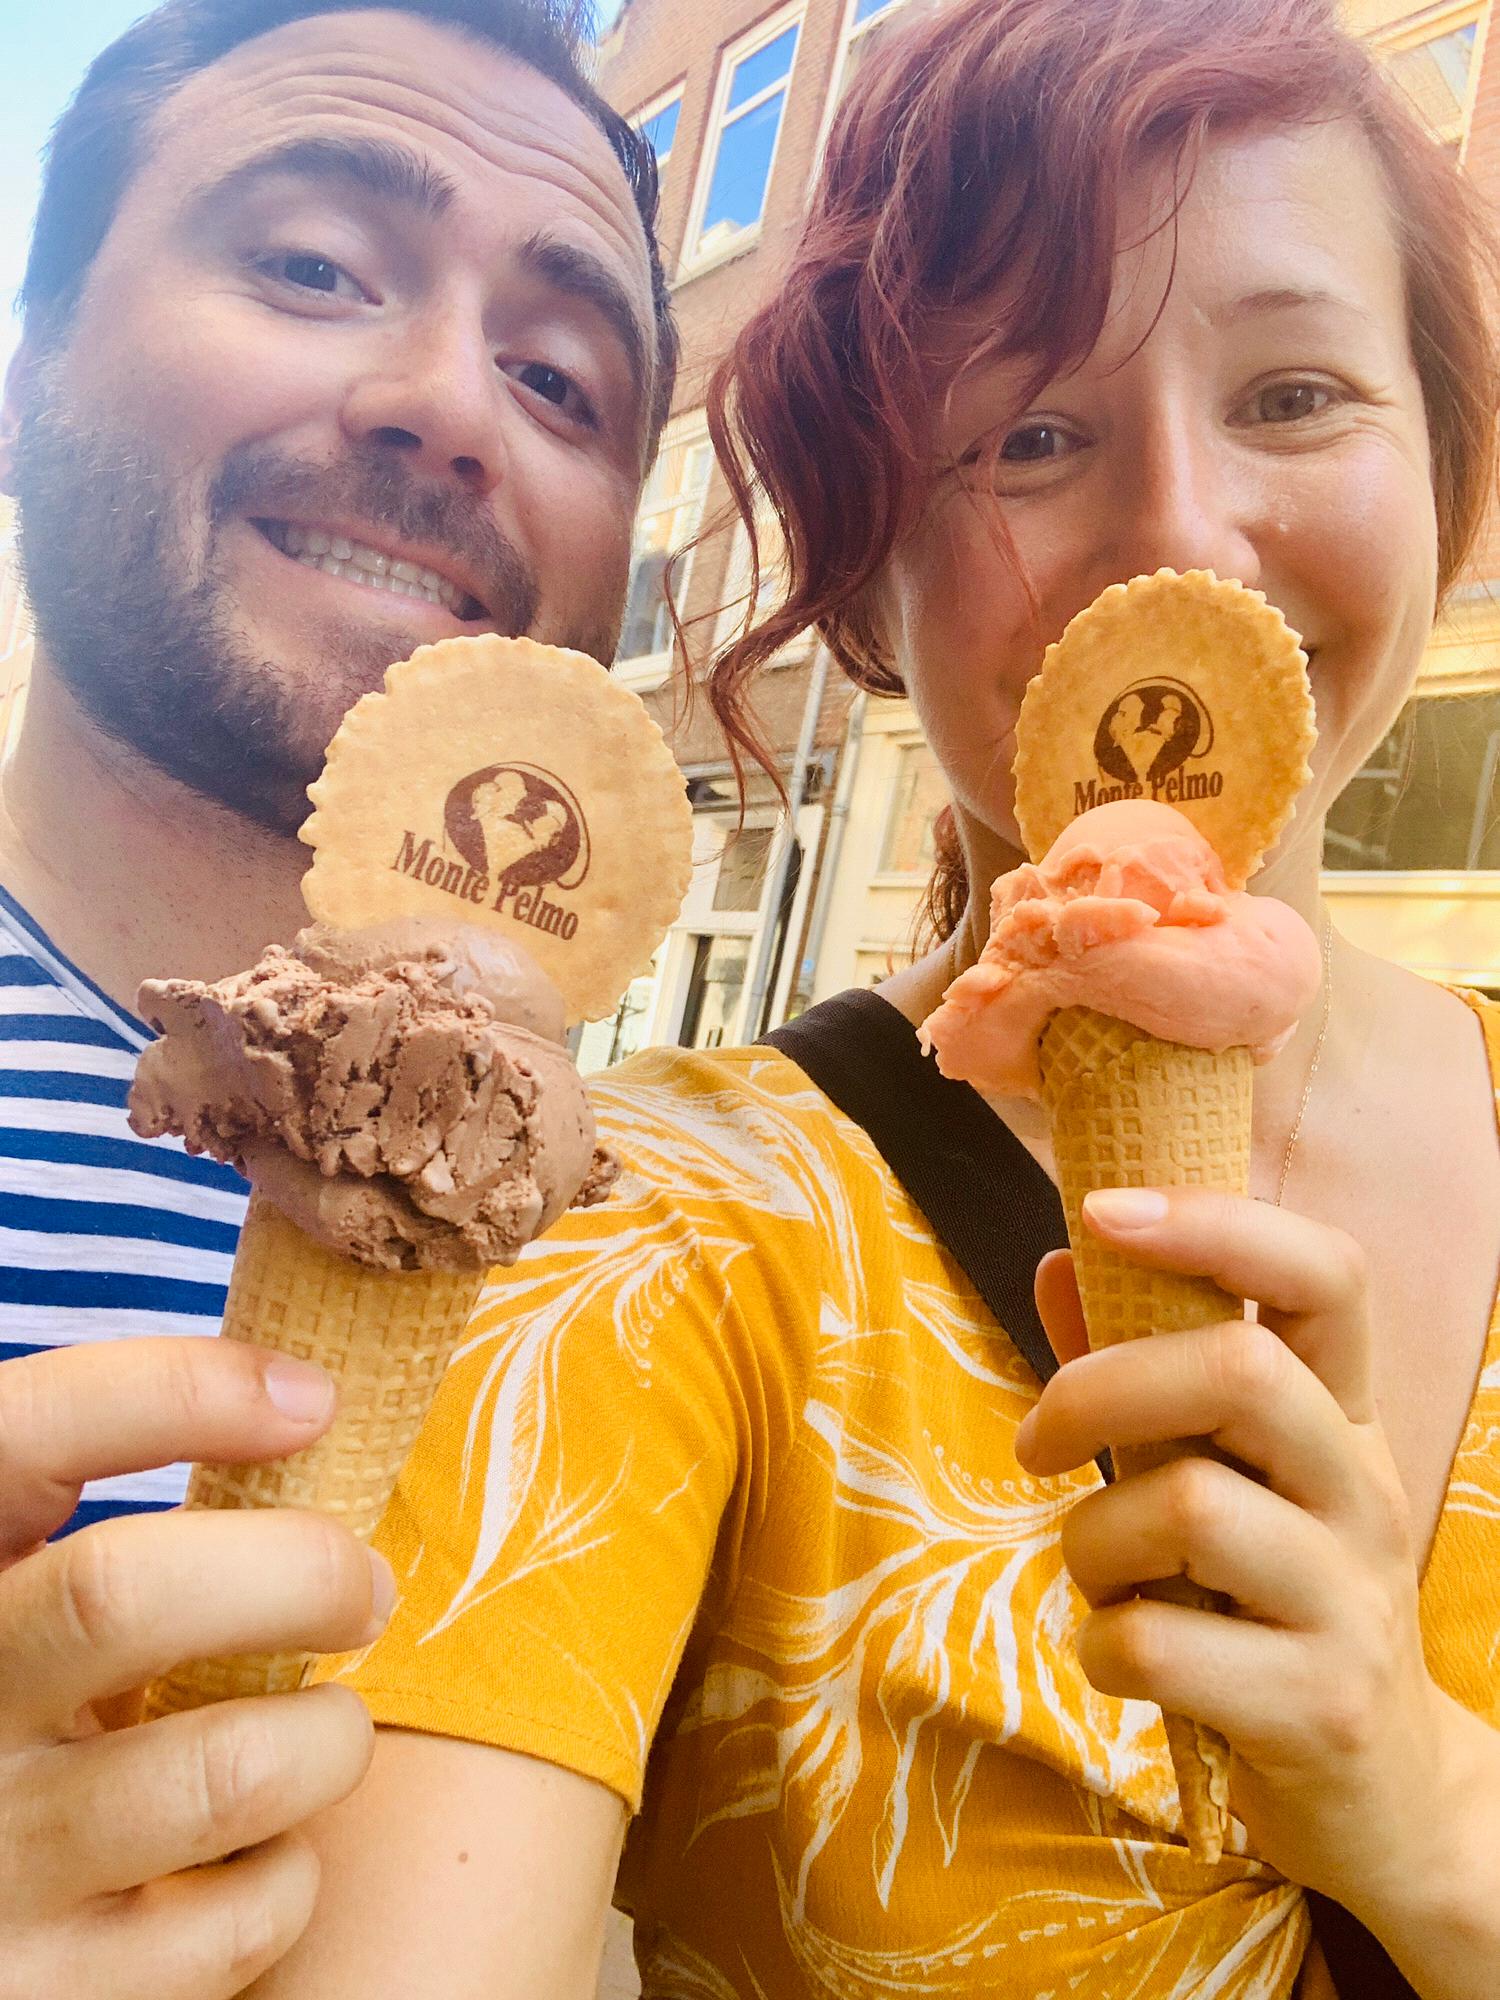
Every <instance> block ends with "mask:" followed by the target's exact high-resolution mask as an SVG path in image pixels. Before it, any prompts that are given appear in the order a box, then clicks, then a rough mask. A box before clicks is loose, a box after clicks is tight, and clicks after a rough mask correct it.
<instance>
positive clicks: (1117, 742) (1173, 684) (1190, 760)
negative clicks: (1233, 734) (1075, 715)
mask: <svg viewBox="0 0 1500 2000" xmlns="http://www.w3.org/2000/svg"><path fill="white" fill-rule="evenodd" d="M1213 747H1214V725H1213V717H1212V716H1211V715H1210V714H1209V712H1208V707H1207V705H1206V703H1205V702H1204V701H1203V699H1202V697H1201V696H1200V695H1198V694H1197V693H1195V692H1194V690H1193V689H1192V688H1191V687H1189V686H1188V684H1187V682H1186V681H1177V680H1168V679H1165V678H1153V679H1150V680H1142V681H1136V682H1134V683H1133V684H1132V685H1131V686H1130V687H1128V688H1125V689H1123V690H1122V691H1121V693H1119V694H1117V695H1116V696H1115V698H1114V700H1113V701H1112V702H1111V703H1110V705H1109V707H1108V708H1107V709H1105V711H1104V713H1103V715H1102V716H1100V718H1099V727H1098V728H1097V729H1096V730H1095V731H1094V763H1095V765H1096V766H1097V767H1098V774H1097V776H1094V777H1090V778H1088V779H1087V780H1085V781H1083V782H1081V783H1080V782H1077V781H1075V783H1074V786H1073V811H1074V814H1075V815H1076V814H1078V813H1082V812H1087V811H1089V809H1090V808H1091V807H1093V806H1103V805H1110V804H1111V803H1113V801H1114V800H1116V799H1159V800H1160V801H1161V802H1162V803H1163V804H1164V805H1181V804H1182V803H1183V802H1184V801H1185V800H1190V799H1216V798H1218V796H1219V794H1220V793H1221V792H1222V791H1223V789H1224V773H1223V772H1222V771H1221V770H1219V769H1217V768H1214V767H1211V766H1210V765H1209V764H1208V762H1207V760H1208V758H1209V756H1210V755H1211V753H1212V751H1213Z"/></svg>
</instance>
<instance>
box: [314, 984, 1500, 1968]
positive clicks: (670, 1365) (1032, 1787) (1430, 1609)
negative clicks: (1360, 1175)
mask: <svg viewBox="0 0 1500 2000" xmlns="http://www.w3.org/2000/svg"><path fill="white" fill-rule="evenodd" d="M1482 1011H1483V1018H1484V1024H1485V1032H1486V1035H1487V1037H1488V1039H1489V1045H1490V1051H1491V1059H1492V1064H1493V1065H1494V1066H1495V1067H1496V1070H1497V1072H1500V1009H1492V1008H1487V1009H1484V1010H1482ZM595 1099H596V1103H597V1105H598V1109H599V1113H600V1119H601V1125H602V1127H603V1130H604V1132H605V1134H606V1135H607V1137H608V1139H609V1140H610V1142H611V1143H612V1144H613V1145H614V1146H615V1147H616V1148H617V1149H618V1151H619V1152H620V1153H621V1155H622V1157H623V1158H624V1160H625V1161H626V1171H625V1172H624V1174H623V1175H622V1177H621V1180H620V1182H619V1185H618V1188H617V1191H616V1193H615V1196H614V1198H613V1199H612V1200H611V1201H610V1202H609V1203H608V1204H606V1205H605V1206H604V1207H602V1208H598V1209H594V1210H590V1211H587V1212H585V1213H580V1214H573V1215H570V1216H569V1217H568V1218H567V1219H566V1221H565V1222H564V1223H563V1224H562V1225H561V1226H559V1228H558V1229H556V1230H555V1231H554V1232H553V1233H552V1234H551V1235H550V1236H548V1238H547V1239H546V1240H545V1242H544V1243H542V1244H540V1245H537V1246H535V1247H534V1248H533V1249H532V1250H531V1251H530V1252H528V1254H527V1255H526V1256H525V1257H524V1258H523V1259H522V1261H521V1262H520V1263H519V1264H518V1265H517V1266H516V1267H515V1268H514V1269H513V1270H512V1271H509V1272H501V1273H497V1274H496V1276H495V1279H494V1281H493V1283H492V1285H491V1286H490V1287H489V1288H488V1289H487V1291H486V1294H485V1297H484V1301H483V1304H482V1306H481V1309H480V1311H479V1313H478V1314H477V1316H476V1318H475V1320H474V1323H473V1327H472V1329H471V1332H470V1334H469V1337H468V1339H467V1342H466V1344H465V1346H464V1348H463V1350H462V1352H461V1354H460V1356H459V1358H458V1360H457V1362H456V1363H455V1365H454V1367H453V1369H452V1371H451V1373H450V1375H449V1376H448V1378H447V1381H446V1383H445V1385H444V1388H443V1390H442V1392H441V1394H440V1397H439V1400H438V1403H437V1405H436V1407H435V1409H434V1412H433V1415H432V1418H431V1420H430V1421H429V1423H428V1425H427V1427H426V1429H425V1430H424V1432H423V1435H422V1439H421V1442H420V1444H419V1446H418V1448H417V1451H416V1453H415V1456H414V1458H413V1460H412V1462H411V1463H410V1465H409V1467H408V1469H407V1471H406V1474H405V1475H404V1477H403V1480H402V1483H401V1487H400V1490H399V1493H398V1495H397V1497H396V1499H395V1501H394V1502H393V1504H392V1508H391V1511H390V1513H389V1514H388V1515H387V1518H386V1521H385V1524H384V1527H383V1529H382V1531H381V1535H380V1541H381V1544H382V1546H383V1547H384V1549H385V1551H386V1553H387V1554H388V1555H389V1556H390V1558H391V1560H392V1562H393V1563H394V1565H395V1569H396V1574H397V1577H398V1579H399V1580H400V1583H401V1591H402V1596H401V1602H400V1605H399V1608H398V1610H397V1613H396V1616H395V1618H394V1619H393V1621H392V1623H391V1625H390V1628H389V1630H388V1631H387V1633H386V1634H385V1635H384V1636H383V1637H382V1638H381V1639H380V1641H379V1642H378V1643H377V1644H376V1645H374V1646H373V1647H371V1648H369V1649H368V1650H367V1651H366V1652H364V1653H362V1654H360V1655H357V1656H355V1658H354V1659H353V1660H352V1661H351V1662H346V1663H345V1664H344V1665H342V1667H340V1668H339V1669H338V1671H339V1673H340V1677H341V1678H344V1679H346V1680H348V1681H350V1682H351V1683H352V1684H353V1685H354V1686H355V1687H357V1688H358V1689H359V1690H360V1692H361V1693H362V1694H363V1696H364V1697H365V1699H366V1701H367V1702H368V1703H369V1706H370V1708H371V1710H372V1711H373V1713H374V1715H375V1718H376V1720H377V1721H378V1722H382V1723H388V1724H397V1725H401V1726H404V1727H408V1728H413V1729H421V1730H428V1731H433V1732H436V1733H439V1734H444V1735H452V1736H460V1737H464V1738H468V1739H472V1740H474V1741H477V1742H483V1743H491V1744H498V1745H501V1746H503V1747H505V1748H508V1749H512V1750H520V1751H526V1752H529V1753H530V1754H532V1755H534V1756H538V1757H543V1758H547V1759H550V1760H551V1761H553V1762H556V1763H559V1764H563V1765H566V1766H568V1767H570V1768H571V1769H573V1770H575V1771H580V1772H583V1773H585V1774H586V1775H588V1776H590V1777H592V1778H595V1779H597V1780H598V1781H599V1782H601V1783H602V1784H605V1785H607V1786H610V1787H612V1788H613V1789H614V1790H615V1791H617V1792H618V1793H619V1794H620V1796H621V1797H622V1798H623V1799H624V1800H625V1801H626V1802H627V1804H628V1806H629V1807H630V1809H631V1811H632V1813H633V1814H634V1815H635V1817H634V1818H633V1820H632V1823H631V1827H630V1832H629V1836H628V1839H627V1844H626V1851H625V1857H624V1861H623V1864H622V1867H621V1872H620V1878H619V1887H618V1892H617V1900H618V1901H619V1903H620V1904H621V1906H622V1907H623V1908H625V1909H627V1910H630V1911H632V1912H633V1913H634V1917H635V1927H636V1951H637V1958H638V1961H639V1964H640V1967H641V1976H642V1982H643V1988H644V1992H645V1994H646V1995H647V1996H648V2000H652V1996H669V1995H670V1996H672V1997H673V2000H796V1996H801V1995H817V1996H830V2000H885V1997H886V1996H889V1995H892V1994H897V1993H908V1992H909V1993H914V1994H924V1995H942V1996H960V1995H970V1994H995V1993H1004V1994H1014V1995H1018V1996H1025V1997H1026V2000H1033V1996H1034V2000H1069V1997H1070V1996H1073V1995H1082V1996H1085V2000H1127V1996H1134V1995H1140V1996H1150V2000H1188V1996H1201V2000H1208V1996H1210V1995H1212V1996H1214V1997H1215V2000H1249V1997H1250V1996H1255V2000H1272V1996H1280V1995H1288V1994H1290V1993H1291V1992H1292V1990H1293V1987H1294V1985H1295V1983H1296V1977H1297V1972H1298V1968H1299V1966H1300V1964H1301V1961H1302V1957H1303V1953H1304V1951H1305V1949H1306V1945H1307V1942H1308V1935H1309V1925H1308V1919H1307V1914H1306V1908H1305V1904H1304V1901H1303V1897H1302V1895H1301V1892H1300V1891H1299V1890H1297V1889H1296V1888H1294V1887H1292V1886H1291V1885H1290V1884H1288V1883H1287V1882H1286V1881H1284V1880H1283V1879H1282V1878H1281V1877H1280V1876H1278V1875H1277V1874H1276V1873H1274V1872H1273V1871H1272V1870H1271V1869H1269V1868H1267V1867H1266V1866H1265V1865H1263V1864H1262V1863H1261V1862H1259V1861H1257V1860H1256V1859H1254V1858H1253V1857H1252V1856H1250V1855H1249V1854H1246V1853H1245V1852H1243V1851H1242V1850H1243V1836H1242V1835H1241V1836H1240V1839H1239V1846H1240V1849H1241V1851H1238V1852H1231V1853H1229V1854H1227V1855H1226V1857H1225V1859H1224V1861H1223V1862H1222V1864H1221V1865H1220V1866H1218V1867H1215V1868H1204V1867H1199V1866H1197V1865H1195V1864H1194V1862H1193V1861H1192V1860H1191V1858H1190V1857H1189V1855H1188V1853H1187V1850H1186V1848H1185V1846H1184V1845H1183V1844H1182V1840H1181V1837H1180V1829H1179V1820H1178V1815H1177V1809H1176V1797H1175V1790H1174V1786H1173V1781H1172V1773H1171V1767H1170V1764H1169V1761H1168V1758H1167V1754H1166V1746H1165V1740H1164V1737H1163V1733H1162V1728H1161V1723H1160V1719H1159V1717H1158V1715H1157V1713H1156V1711H1155V1710H1154V1709H1152V1708H1150V1707H1148V1706H1146V1705H1145V1704H1143V1703H1139V1702H1129V1701H1115V1700H1110V1699H1106V1698H1105V1697H1103V1696H1101V1695H1098V1694H1096V1693H1095V1692H1094V1691H1093V1689H1092V1688H1090V1686H1089V1684H1088V1683H1087V1681H1086V1680H1085V1679H1084V1678H1083V1675H1082V1673H1081V1671H1080V1669H1079V1666H1078V1663H1077V1660H1076V1658H1075V1656H1074V1651H1073V1645H1072V1634H1073V1631H1074V1629H1075V1627H1076V1625H1077V1623H1078V1621H1079V1619H1080V1617H1081V1616H1082V1613H1083V1606H1082V1603H1081V1601H1080V1600H1079V1599H1078V1597H1077V1596H1076V1594H1075V1593H1074V1591H1073V1589H1072V1587H1071V1585H1070V1583H1069V1581H1068V1579H1067V1576H1066V1573H1065V1571H1064V1569H1063V1565H1062V1560H1061V1556H1060V1553H1059V1543H1058V1536H1059V1530H1060V1528H1061V1525H1062V1521H1063V1518H1064V1516H1065V1514H1066V1513H1067V1511H1068V1509H1069V1507H1070V1506H1071V1505H1072V1504H1073V1503H1074V1501H1076V1499H1077V1498H1078V1497H1079V1495H1080V1494H1082V1493H1083V1492H1085V1491H1086V1490H1088V1489H1089V1488H1090V1487H1091V1486H1092V1485H1094V1484H1095V1483H1096V1482H1097V1478H1098V1475H1097V1473H1096V1472H1095V1471H1094V1470H1093V1469H1092V1468H1090V1469H1089V1470H1088V1471H1087V1472H1081V1473H1079V1474H1078V1475H1076V1476H1075V1477H1074V1478H1072V1479H1070V1480H1062V1481H1037V1480H1033V1479H1031V1478H1029V1477H1028V1476H1027V1475H1026V1474H1025V1473H1024V1472H1022V1471H1021V1469H1020V1468H1019V1466H1018V1465H1017V1464H1016V1461H1015V1457H1014V1454H1013V1450H1012V1441H1013V1439H1014V1436H1015V1431H1016V1427H1017V1425H1018V1424H1019V1422H1020V1420H1021V1418H1022V1417H1023V1416H1024V1415H1025V1413H1026V1411H1027V1410H1028V1409H1029V1408H1030V1406H1031V1405H1032V1403H1033V1402H1034V1401H1035V1399H1036V1396H1037V1393H1038V1391H1037V1383H1036V1381H1035V1379H1034V1377H1033V1376H1032V1375H1031V1373H1030V1371H1029V1370H1028V1369H1027V1367H1026V1366H1025V1364H1024V1363H1023V1362H1022V1361H1021V1360H1020V1359H1019V1358H1018V1356H1017V1355H1016V1353H1015V1352H1014V1350H1013V1348H1012V1347H1011V1344H1010V1342H1009V1341H1008V1340H1007V1339H1006V1338H1005V1336H1004V1335H1003V1334H1002V1333H1001V1332H1000V1330H999V1329H998V1328H997V1326H996V1325H995V1323H994V1321H993V1319H991V1318H990V1316H989V1314H988V1312H987V1311H986V1309H985V1307H984V1306H983V1305H982V1304H981V1302H980V1301H979V1299H978V1298H977V1297H976V1295H975V1294H974V1292H973V1290H972V1288H971V1287H970V1285H969V1283H968V1281H967V1279H966V1278H965V1277H964V1275H963V1274H962V1272H960V1271H959V1270H958V1269H957V1267H956V1266H955V1265H954V1263H953V1262H952V1260H951V1259H950V1258H949V1257H948V1255H947V1253H946V1252H945V1251H944V1250H943V1249H942V1248H941V1247H939V1246H938V1245H937V1243H935V1241H934V1239H933V1236H932V1232H931V1230H930V1229H929V1227H928V1225H927V1223H926V1221H925V1219H924V1218H923V1216H922V1215H921V1214H920V1212H919V1211H917V1210H916V1209H915V1208H914V1207H913V1205H912V1203H911V1202H910V1200H909V1199H908V1198H907V1196H906V1195H905V1194H904V1193H903V1192H902V1190H901V1188H900V1186H899V1185H898V1184H897V1183H896V1182H895V1181H894V1180H893V1179H892V1177H891V1175H890V1173H889V1172H888V1170H887V1169H886V1167H885V1166H884V1164H883V1162H882V1161H881V1159H880V1157H879V1156H878V1154H877V1153H876V1152H875V1151H874V1149H873V1147H872V1146H871V1144H870V1142H869V1141H868V1140H867V1138H866V1137H865V1135H864V1134H863V1132H862V1131H861V1130H860V1129H859V1128H858V1127H857V1126H854V1125H852V1124H850V1123H849V1121H848V1120H847V1119H845V1118H844V1117H843V1116H842V1115H841V1114H840V1113H838V1112H836V1111H835V1110H834V1109H833V1107H832V1106H831V1105H830V1104H829V1102H828V1100H827V1099H826V1098H824V1097H823V1096H821V1095H820V1093H819V1092H818V1091H817V1090H816V1089H815V1088H814V1087H813V1086H812V1085H811V1084H810V1083H809V1082H808V1081H807V1079H806V1077H805V1076H804V1075H803V1074H802V1072H801V1071H800V1070H798V1069H797V1068H796V1067H795V1066H794V1065H793V1064H792V1063H791V1062H789V1061H788V1060H787V1059H786V1058H785V1057H783V1056H781V1055H779V1054H777V1053H774V1052H771V1051H769V1050H764V1049H760V1050H737V1051H730V1052H726V1053H719V1054H715V1055H712V1056H701V1055H690V1054H686V1053H684V1052H682V1051H677V1050H671V1051H653V1052H652V1053H650V1054H647V1055H645V1056H642V1057H640V1058H638V1059H636V1060H635V1061H633V1062H631V1063H630V1064H628V1065H627V1066H626V1067H625V1068H624V1069H623V1070H621V1071H619V1072H616V1073H615V1074H614V1075H613V1076H611V1077H609V1078H607V1079H604V1080H602V1081H599V1082H597V1083H596V1087H595ZM1422 1602H1423V1615H1424V1619H1425V1623H1426V1630H1427V1636H1428V1642H1429V1647H1430V1654H1431V1660H1432V1666H1433V1670H1434V1672H1435V1673H1436V1675H1437V1677H1438V1678H1439V1680H1440V1681H1441V1682H1442V1683H1443V1685H1444V1686H1445V1687H1447V1688H1448V1689H1449V1690H1450V1691H1451V1692H1452V1693H1453V1694H1454V1695H1455V1696H1456V1697H1457V1698H1458V1699H1459V1700H1461V1701H1463V1702H1465V1703H1467V1704H1468V1705H1469V1706H1470V1707H1471V1708H1472V1709H1474V1710H1476V1711H1477V1712H1478V1713H1479V1714H1481V1715H1483V1716H1485V1717H1487V1718H1488V1719H1489V1720H1490V1721H1492V1722H1497V1723H1500V1707H1497V1684H1500V1323H1496V1324H1492V1326H1491V1329H1490V1336H1489V1342H1488V1346H1487V1350H1486V1355H1485V1363H1484V1370H1483V1375H1482V1378H1481V1381H1480V1384H1479V1388H1478V1393H1477V1396H1476V1398H1475V1401H1474V1405H1473V1409H1472V1412H1471V1417H1470V1422H1469V1425H1468V1428H1467V1431H1466V1434H1465V1436H1464V1438H1463V1442H1462V1445H1461V1448H1460V1451H1459V1454H1458V1457H1457V1460H1456V1462H1455V1465H1454V1469H1453V1474H1452V1484H1451V1488H1450V1491H1449V1495H1448V1500H1447V1506H1446V1511H1445V1513H1444V1516H1443V1520H1442V1524H1441V1527H1440V1529H1439V1532H1438V1537H1437V1542H1436V1545H1435V1549H1434V1553H1433V1556H1432V1561H1431V1564H1430V1567H1429V1571H1428V1575H1427V1577H1426V1580H1425V1583H1424V1587H1423V1597H1422ZM1237 1832H1238V1830H1237Z"/></svg>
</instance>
